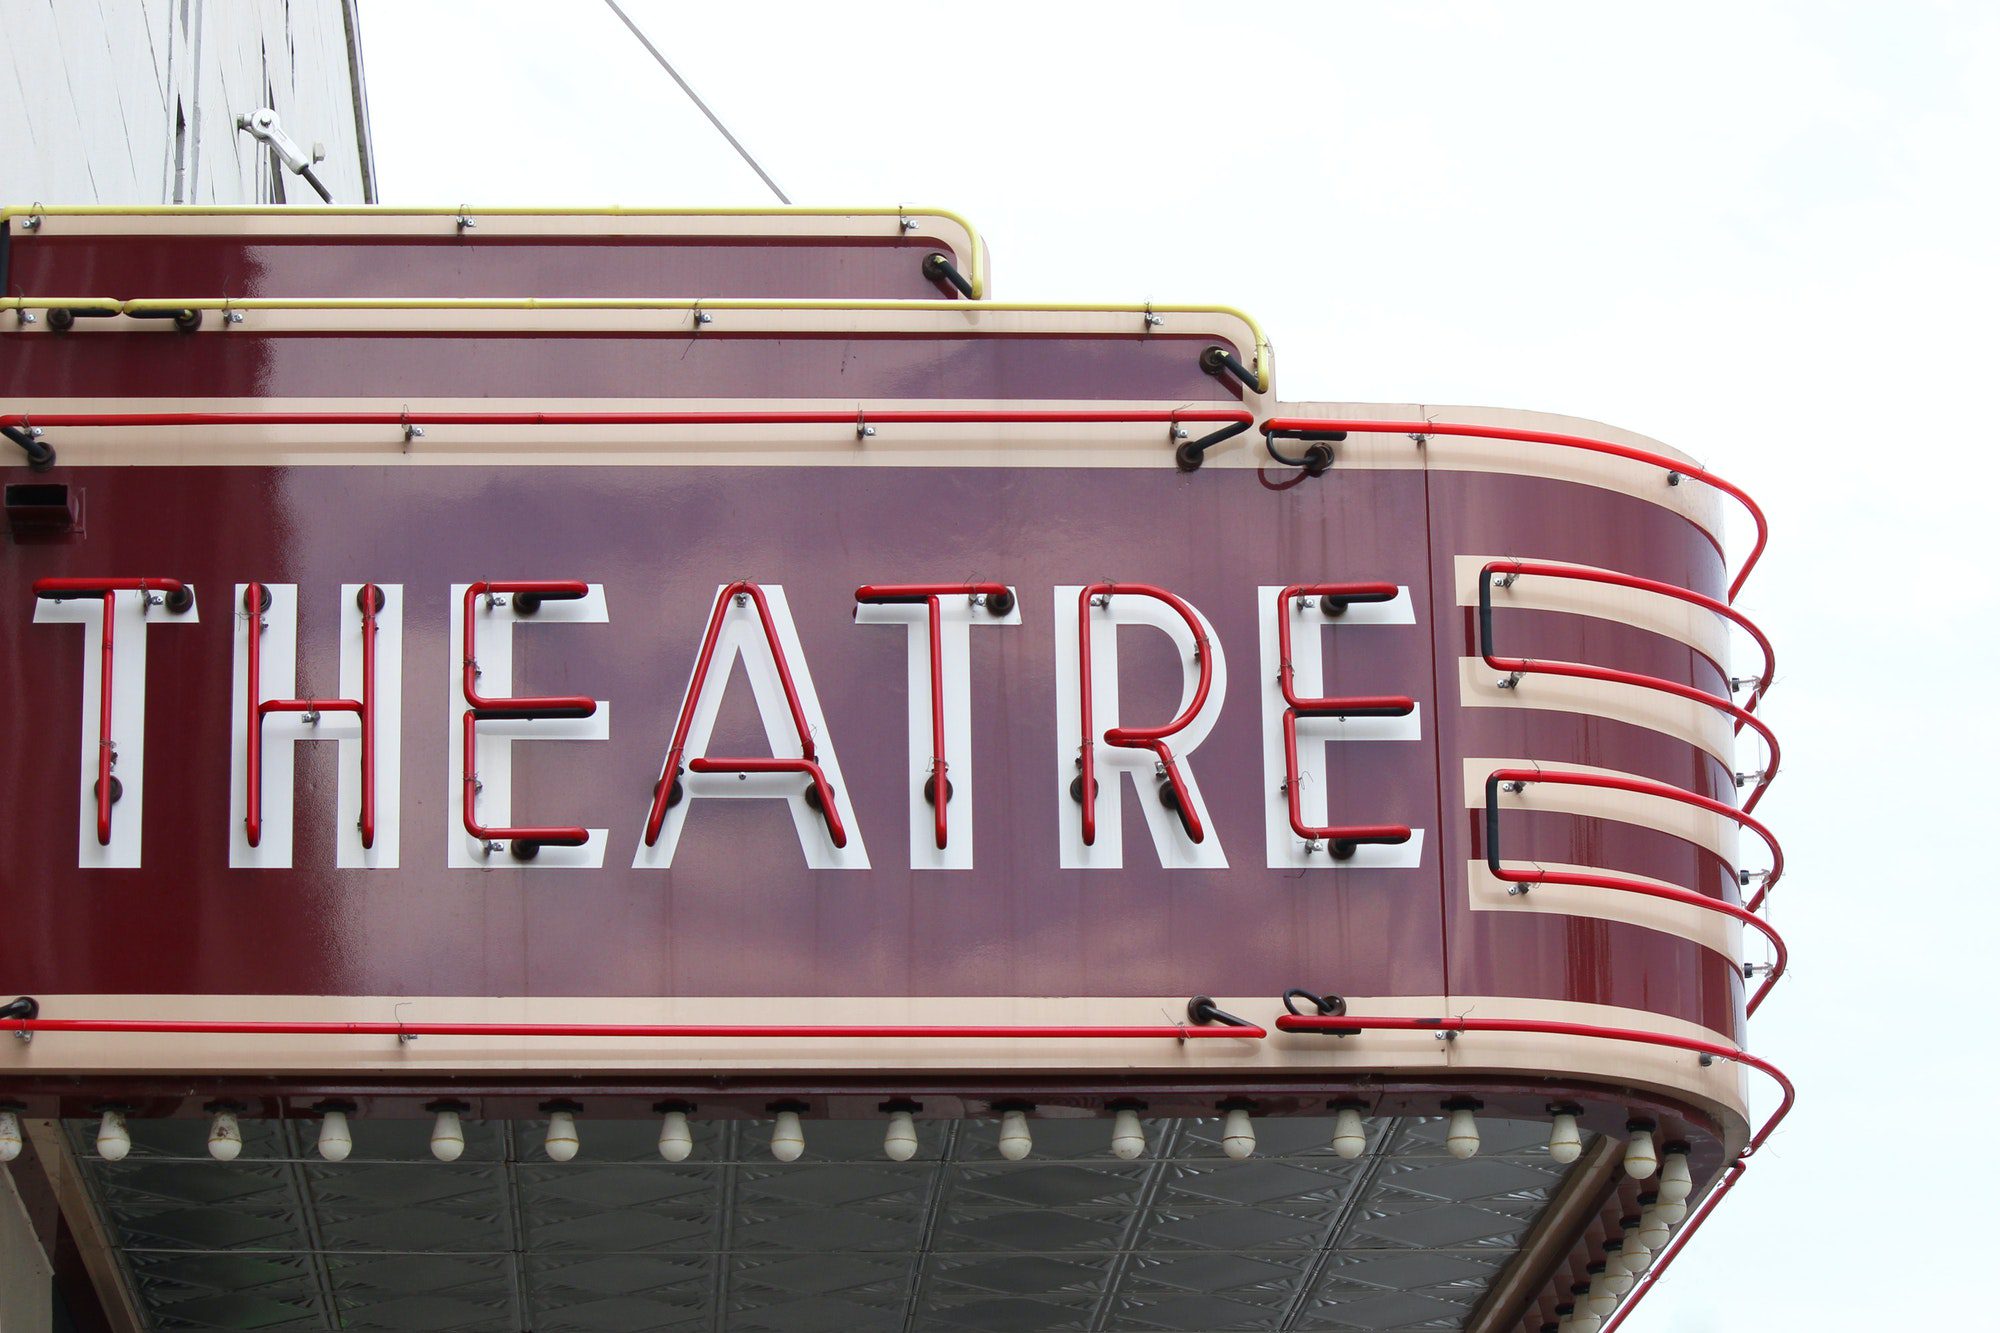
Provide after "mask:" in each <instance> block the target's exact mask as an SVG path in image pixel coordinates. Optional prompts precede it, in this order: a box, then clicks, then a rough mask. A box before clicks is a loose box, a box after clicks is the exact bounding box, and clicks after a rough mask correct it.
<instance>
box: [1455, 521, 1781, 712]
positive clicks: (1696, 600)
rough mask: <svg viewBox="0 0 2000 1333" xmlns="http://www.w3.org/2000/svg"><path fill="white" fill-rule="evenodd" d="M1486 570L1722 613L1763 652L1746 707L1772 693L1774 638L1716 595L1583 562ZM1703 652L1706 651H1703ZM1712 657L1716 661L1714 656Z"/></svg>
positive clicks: (1499, 565)
mask: <svg viewBox="0 0 2000 1333" xmlns="http://www.w3.org/2000/svg"><path fill="white" fill-rule="evenodd" d="M1487 571H1492V572H1494V573H1500V574H1506V575H1510V576H1514V575H1527V576H1530V577H1534V578H1549V579H1575V580H1577V581H1578V582H1581V583H1602V584H1605V585H1607V586H1609V587H1614V588H1633V589H1636V590H1638V591H1640V592H1651V593H1658V594H1659V595H1660V596H1662V597H1671V598H1673V599H1674V600H1676V601H1680V602H1686V603H1687V604H1688V605H1690V606H1698V607H1700V608H1701V609H1702V610H1704V611H1713V612H1714V613H1715V614H1716V615H1718V616H1721V617H1722V618H1723V619H1725V620H1727V621H1729V622H1730V623H1731V624H1733V625H1735V626H1736V627H1737V628H1738V629H1740V630H1742V631H1743V632H1744V633H1745V634H1748V635H1749V636H1750V637H1751V639H1752V640H1754V641H1755V642H1756V644H1757V650H1758V651H1759V652H1760V653H1762V654H1763V655H1764V669H1763V670H1762V671H1760V672H1759V673H1758V674H1757V679H1756V681H1755V682H1754V683H1755V685H1756V688H1755V689H1754V690H1752V691H1750V697H1749V698H1748V699H1746V700H1745V701H1744V703H1743V707H1744V709H1745V711H1748V712H1755V711H1756V709H1757V705H1758V704H1759V703H1761V702H1763V699H1764V696H1765V695H1766V694H1768V693H1770V690H1771V677H1772V676H1773V675H1775V674H1776V673H1777V670H1778V658H1777V653H1776V651H1775V650H1773V649H1772V647H1771V640H1770V639H1769V637H1767V636H1766V635H1765V633H1764V631H1763V630H1761V629H1759V628H1758V627H1757V622H1755V621H1753V620H1752V619H1750V617H1748V616H1746V615H1744V614H1743V613H1742V612H1741V611H1738V610H1737V609H1736V608H1735V607H1733V606H1731V605H1730V604H1729V603H1727V602H1724V601H1718V600H1717V599H1716V598H1713V597H1710V596H1707V595H1706V594H1703V593H1698V592H1695V591H1694V590H1693V589H1691V588H1683V587H1681V586H1680V585H1679V584H1677V583H1662V582H1660V581H1659V580H1657V579H1642V578H1640V577H1639V576H1638V575H1636V574H1621V573H1619V572H1617V571H1615V570H1609V569H1591V568H1589V567H1587V566H1584V565H1562V564H1555V563H1552V562H1550V561H1546V560H1494V561H1491V562H1490V563H1488V564H1487V565H1486V567H1485V569H1483V570H1481V571H1480V572H1481V573H1482V574H1484V573H1486V572H1487ZM1695 651H1696V652H1700V651H1701V650H1700V649H1698V648H1697V649H1696V650H1695ZM1703 656H1707V655H1706V654H1703ZM1709 660H1710V661H1711V662H1714V659H1713V658H1710V659H1709ZM1714 665H1715V668H1716V670H1718V671H1721V672H1722V673H1724V674H1725V675H1727V674H1728V671H1729V666H1728V664H1727V663H1725V662H1714ZM1740 726H1741V724H1739V729H1740Z"/></svg>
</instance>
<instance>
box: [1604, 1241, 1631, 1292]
mask: <svg viewBox="0 0 2000 1333" xmlns="http://www.w3.org/2000/svg"><path fill="white" fill-rule="evenodd" d="M1632 1279H1633V1273H1632V1269H1631V1268H1630V1266H1628V1265H1627V1264H1626V1262H1625V1255H1624V1253H1623V1252H1622V1251H1619V1250H1612V1251H1610V1252H1609V1253H1607V1254H1606V1255H1605V1256H1604V1285H1605V1286H1606V1287H1607V1288H1609V1289H1610V1291H1611V1293H1612V1294H1613V1295H1615V1296H1623V1295H1624V1294H1625V1293H1626V1292H1628V1291H1630V1290H1632Z"/></svg>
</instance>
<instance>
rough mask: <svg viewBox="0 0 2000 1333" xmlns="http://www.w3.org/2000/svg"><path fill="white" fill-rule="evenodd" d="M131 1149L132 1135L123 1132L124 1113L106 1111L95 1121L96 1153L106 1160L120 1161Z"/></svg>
mask: <svg viewBox="0 0 2000 1333" xmlns="http://www.w3.org/2000/svg"><path fill="white" fill-rule="evenodd" d="M131 1151H132V1136H131V1135H130V1134H128V1133H126V1132H125V1113H124V1112H123V1111H106V1112H105V1113H104V1118H103V1119H101V1120H99V1121H98V1122H97V1155H98V1156H99V1157H102V1158H103V1159H104V1160H105V1161H107V1162H122V1161H124V1160H125V1154H126V1153H129V1152H131Z"/></svg>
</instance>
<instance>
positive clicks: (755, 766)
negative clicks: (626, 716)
mask: <svg viewBox="0 0 2000 1333" xmlns="http://www.w3.org/2000/svg"><path fill="white" fill-rule="evenodd" d="M739 597H740V598H744V599H747V600H748V601H749V602H751V603H752V604H754V605H755V606H756V608H757V619H758V621H759V623H760V624H761V625H762V626H763V629H764V641H765V642H766V643H768V644H769V645H770V647H771V660H772V661H773V662H775V663H776V664H777V667H778V683H779V684H780V685H781V686H782V687H783V688H784V691H785V705H786V707H787V708H789V709H790V710H791V714H792V726H793V728H794V729H795V730H796V731H797V732H798V737H799V758H797V759H773V758H754V759H721V758H711V757H708V756H701V757H698V758H696V759H694V760H692V761H690V762H688V763H686V764H683V762H682V757H683V756H684V755H685V754H686V753H687V742H688V733H689V732H690V731H691V730H692V729H693V727H694V710H695V705H696V704H698V703H700V702H701V692H702V687H703V686H704V685H706V684H707V682H708V669H709V667H710V666H711V665H713V663H714V661H715V645H716V642H717V641H718V640H719V639H720V638H721V637H722V619H723V617H724V616H726V615H728V614H729V604H730V603H731V602H733V601H735V600H736V599H737V598H739ZM683 771H691V772H695V773H800V774H803V775H804V776H805V778H806V780H807V782H808V783H809V784H810V789H811V798H812V800H813V802H814V803H815V804H817V805H818V807H819V813H820V816H821V817H822V818H824V819H825V820H826V831H827V836H828V837H830V838H832V839H833V845H834V846H835V847H845V846H846V845H847V827H846V825H845V824H843V823H842V822H841V819H840V812H839V811H838V810H837V809H835V808H834V792H833V786H832V784H830V783H829V782H827V780H826V773H825V771H824V770H823V769H821V768H820V766H819V761H818V755H817V753H816V752H815V749H814V746H813V738H812V728H811V727H810V726H808V725H807V723H806V710H805V705H804V704H802V703H801V702H800V701H799V690H798V686H797V685H795V684H793V682H792V668H791V665H790V664H789V663H788V662H786V661H785V649H784V646H783V645H782V644H780V643H779V642H778V629H777V625H776V624H775V623H774V622H773V621H772V619H771V605H770V603H769V602H768V601H766V600H765V598H764V590H763V589H762V588H760V587H758V586H757V585H756V584H754V583H751V582H748V581H739V582H736V583H732V584H730V585H729V586H728V587H726V588H724V589H723V590H722V592H721V594H720V595H719V596H717V597H716V599H715V610H714V611H713V612H712V613H710V615H709V618H708V632H707V634H705V635H704V636H703V637H702V641H701V655H700V656H699V657H698V658H697V659H696V660H695V664H694V678H693V679H692V680H691V681H689V682H688V692H687V699H686V700H685V701H684V702H683V703H682V704H681V715H680V720H679V721H677V722H676V723H675V724H674V740H673V744H672V745H671V746H670V747H669V748H668V750H667V763H666V767H665V768H663V769H662V770H661V771H660V780H659V781H658V782H657V783H655V784H654V786H653V807H652V810H651V811H650V812H649V813H648V814H647V816H646V845H647V846H648V847H651V846H653V845H654V844H655V843H657V842H658V841H659V840H660V829H661V827H662V826H663V825H664V824H665V823H666V822H667V810H668V808H669V807H671V806H672V805H673V804H674V803H675V801H677V800H678V799H679V796H680V775H681V773H682V772H683Z"/></svg>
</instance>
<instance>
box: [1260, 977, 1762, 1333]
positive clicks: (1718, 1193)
mask: <svg viewBox="0 0 2000 1333" xmlns="http://www.w3.org/2000/svg"><path fill="white" fill-rule="evenodd" d="M1277 1028H1278V1031H1280V1032H1332V1033H1336V1034H1340V1033H1343V1032H1352V1031H1354V1030H1355V1029H1356V1028H1360V1029H1362V1030H1364V1031H1402V1032H1527V1033H1545V1034H1548V1035H1551V1036H1559V1037H1595V1038H1601V1039H1603V1040H1606V1041H1629V1042H1637V1043H1640V1044H1643V1045H1647V1046H1666V1047H1670V1048H1672V1049H1675V1050H1683V1051H1694V1052H1696V1053H1698V1054H1700V1055H1702V1056H1704V1057H1708V1058H1713V1059H1718V1060H1730V1061H1734V1062H1735V1063H1737V1064H1741V1065H1747V1066H1749V1067H1750V1068H1752V1069H1755V1070H1756V1071H1757V1072H1758V1073H1760V1074H1763V1075H1765V1076H1767V1077H1768V1078H1770V1079H1771V1080H1772V1081H1773V1082H1775V1083H1776V1084H1777V1085H1778V1090H1779V1102H1778V1109H1777V1110H1775V1111H1773V1112H1772V1113H1771V1116H1770V1118H1769V1119H1768V1120H1766V1121H1765V1122H1764V1124H1763V1126H1762V1127H1761V1128H1760V1129H1758V1131H1757V1132H1756V1133H1755V1134H1752V1135H1751V1136H1750V1141H1749V1142H1748V1143H1746V1144H1745V1145H1744V1146H1743V1151H1742V1152H1740V1153H1738V1154H1737V1155H1736V1160H1735V1161H1733V1162H1731V1163H1730V1164H1729V1167H1728V1169H1727V1170H1726V1172H1725V1173H1724V1175H1723V1177H1722V1183H1721V1184H1720V1185H1718V1186H1716V1188H1714V1189H1713V1190H1710V1191H1709V1194H1708V1197H1707V1198H1705V1199H1703V1200H1702V1203H1701V1206H1700V1207H1699V1208H1697V1209H1696V1210H1695V1212H1694V1215H1693V1216H1692V1217H1690V1218H1689V1219H1688V1221H1687V1224H1686V1225H1685V1226H1683V1227H1682V1228H1681V1229H1680V1231H1679V1233H1678V1234H1676V1235H1675V1236H1674V1238H1673V1239H1672V1240H1671V1241H1669V1242H1668V1243H1667V1247H1666V1249H1665V1250H1664V1251H1662V1252H1661V1254H1660V1257H1659V1259H1657V1260H1656V1261H1655V1262H1654V1264H1653V1266H1652V1267H1651V1268H1650V1269H1648V1270H1647V1272H1646V1274H1645V1275H1644V1276H1643V1277H1641V1278H1640V1279H1639V1281H1638V1283H1637V1284H1635V1285H1634V1287H1633V1289H1632V1292H1631V1294H1630V1295H1628V1296H1627V1297H1626V1298H1625V1300H1624V1302H1623V1303H1622V1304H1621V1305H1620V1306H1619V1308H1618V1310H1617V1312H1616V1313H1614V1314H1613V1315H1612V1317H1611V1320H1610V1322H1609V1323H1607V1324H1606V1325H1605V1326H1604V1333H1611V1330H1613V1329H1615V1328H1617V1327H1618V1325H1619V1324H1620V1323H1622V1322H1623V1321H1624V1319H1625V1316H1626V1315H1627V1314H1629V1313H1631V1311H1632V1310H1633V1309H1634V1308H1635V1307H1636V1306H1637V1305H1638V1303H1639V1299H1640V1298H1641V1297H1642V1296H1644V1295H1645V1294H1646V1293H1647V1292H1648V1291H1651V1290H1652V1289H1653V1287H1654V1286H1655V1285H1656V1284H1657V1283H1658V1282H1659V1280H1660V1277H1661V1276H1662V1275H1663V1274H1664V1273H1665V1272H1666V1270H1667V1267H1668V1265H1670V1264H1671V1263H1672V1262H1673V1260H1674V1256H1676V1255H1678V1254H1679V1253H1680V1252H1681V1250H1682V1249H1683V1248H1685V1247H1686V1245H1687V1243H1688V1239H1689V1237H1691V1236H1693V1235H1694V1233H1695V1232H1696V1231H1697V1230H1699V1229H1700V1227H1701V1224H1702V1223H1703V1222H1705V1221H1707V1220H1708V1216H1709V1214H1710V1213H1712V1212H1714V1211H1715V1206H1716V1204H1718V1203H1720V1202H1721V1201H1722V1197H1723V1196H1724V1195H1726V1194H1728V1193H1729V1191H1730V1190H1731V1189H1733V1188H1734V1187H1735V1185H1736V1182H1737V1181H1738V1180H1739V1179H1741V1178H1742V1176H1743V1171H1744V1167H1745V1164H1746V1163H1747V1162H1748V1161H1749V1160H1750V1158H1751V1157H1752V1156H1754V1155H1755V1154H1756V1152H1757V1150H1758V1149H1760V1148H1762V1147H1763V1146H1764V1143H1765V1141H1766V1140H1767V1139H1769V1138H1770V1137H1771V1134H1772V1132H1773V1131H1774V1130H1776V1129H1777V1128H1778V1126H1779V1125H1780V1124H1781V1123H1783V1121H1784V1119H1785V1117H1786V1116H1788V1115H1790V1114H1791V1111H1792V1105H1793V1103H1794V1102H1796V1101H1797V1100H1798V1093H1797V1090H1796V1089H1795V1088H1793V1086H1792V1081H1791V1079H1789V1078H1787V1077H1785V1073H1784V1071H1783V1070H1781V1069H1779V1068H1778V1067H1777V1066H1776V1065H1774V1064H1772V1063H1771V1062H1770V1061H1768V1060H1764V1059H1761V1058H1759V1057H1757V1056H1754V1055H1752V1054H1750V1053H1749V1052H1748V1051H1739V1050H1736V1049H1735V1048H1734V1047H1730V1046H1724V1045H1721V1044H1720V1043H1717V1042H1711V1041H1703V1040H1701V1039H1700V1038H1697V1037H1674V1036H1668V1035H1667V1034H1665V1033H1663V1032H1647V1031H1645V1030H1643V1029H1639V1028H1612V1027H1598V1026H1595V1025H1593V1024H1587V1023H1558V1022H1548V1021H1543V1020H1539V1019H1528V1018H1518V1019H1516V1018H1357V1017H1354V1016H1352V1015H1349V1014H1339V1015H1333V1016H1328V1017H1321V1016H1319V1015H1316V1014H1314V1015H1298V1014H1280V1015H1279V1016H1278V1023H1277Z"/></svg>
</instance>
